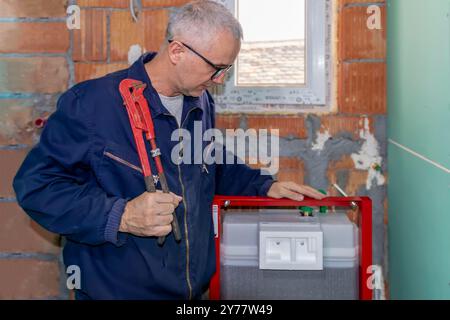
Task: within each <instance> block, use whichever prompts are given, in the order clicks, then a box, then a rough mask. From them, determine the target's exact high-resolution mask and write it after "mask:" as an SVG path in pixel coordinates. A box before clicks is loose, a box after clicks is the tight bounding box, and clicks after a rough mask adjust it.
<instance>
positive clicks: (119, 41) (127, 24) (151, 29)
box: [111, 10, 168, 61]
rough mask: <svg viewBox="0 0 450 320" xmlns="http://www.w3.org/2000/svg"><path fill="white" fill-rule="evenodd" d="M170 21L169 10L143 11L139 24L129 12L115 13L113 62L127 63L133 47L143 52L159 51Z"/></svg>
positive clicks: (112, 37)
mask: <svg viewBox="0 0 450 320" xmlns="http://www.w3.org/2000/svg"><path fill="white" fill-rule="evenodd" d="M167 21H168V12H167V10H149V11H143V12H142V13H141V15H140V18H139V20H138V22H134V21H133V20H132V18H131V16H130V13H129V12H125V11H124V12H122V11H115V12H113V13H112V14H111V60H112V61H127V60H128V51H129V49H130V47H131V46H132V45H136V44H137V45H139V46H141V48H142V49H143V51H157V50H158V49H159V47H160V46H161V44H162V42H163V39H164V37H165V32H166V26H167Z"/></svg>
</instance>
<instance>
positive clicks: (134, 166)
mask: <svg viewBox="0 0 450 320" xmlns="http://www.w3.org/2000/svg"><path fill="white" fill-rule="evenodd" d="M103 155H104V156H106V157H108V158H110V159H112V160H114V161H117V162H118V163H121V164H123V165H124V166H127V167H129V168H131V169H133V170H136V171H138V172H139V173H142V169H141V168H139V167H138V166H136V165H134V164H132V163H131V162H129V161H127V160H125V159H122V158H121V157H119V156H117V155H115V154H113V153H111V152H110V151H107V150H106V149H105V150H104V151H103Z"/></svg>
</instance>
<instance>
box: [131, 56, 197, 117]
mask: <svg viewBox="0 0 450 320" xmlns="http://www.w3.org/2000/svg"><path fill="white" fill-rule="evenodd" d="M155 56H156V52H147V53H144V54H143V55H142V56H141V57H140V58H139V59H138V60H136V62H134V63H133V64H132V65H131V67H130V68H129V69H128V77H129V78H131V79H135V80H139V81H142V82H144V83H146V84H147V88H146V89H145V90H144V96H145V97H146V98H147V101H148V104H149V107H150V111H151V114H152V118H156V117H157V116H159V115H160V114H169V111H168V110H167V109H166V108H165V107H164V106H163V104H162V103H161V100H160V99H159V95H158V92H156V90H155V88H154V87H153V85H152V81H151V79H150V77H149V76H148V73H147V71H146V70H145V66H144V65H145V64H146V63H147V62H149V61H150V60H152V59H153V58H154V57H155ZM196 108H198V109H200V110H201V111H204V110H203V108H204V106H203V104H202V103H200V98H199V97H190V96H184V103H183V118H184V115H185V114H187V113H188V112H189V111H191V110H192V109H196Z"/></svg>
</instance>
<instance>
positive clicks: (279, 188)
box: [267, 181, 327, 201]
mask: <svg viewBox="0 0 450 320" xmlns="http://www.w3.org/2000/svg"><path fill="white" fill-rule="evenodd" d="M267 196H268V197H271V198H276V199H280V198H289V199H292V200H296V201H302V200H303V198H304V196H308V197H311V198H314V199H318V200H321V199H323V198H325V197H327V195H326V194H322V193H320V192H319V191H317V190H316V189H314V188H312V187H310V186H306V185H300V184H297V183H295V182H293V181H277V182H274V183H273V184H272V186H271V187H270V189H269V192H267Z"/></svg>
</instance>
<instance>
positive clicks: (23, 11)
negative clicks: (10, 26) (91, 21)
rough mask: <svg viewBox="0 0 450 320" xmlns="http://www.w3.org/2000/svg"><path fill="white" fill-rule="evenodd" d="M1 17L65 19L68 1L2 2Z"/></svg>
mask: <svg viewBox="0 0 450 320" xmlns="http://www.w3.org/2000/svg"><path fill="white" fill-rule="evenodd" d="M0 8H2V10H1V11H0V17H1V18H4V17H7V18H18V17H26V18H41V17H42V18H45V17H52V18H54V17H65V16H66V8H67V0H20V1H17V0H0Z"/></svg>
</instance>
